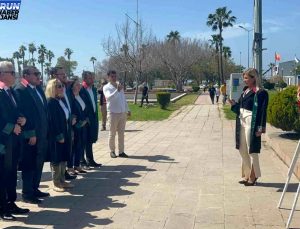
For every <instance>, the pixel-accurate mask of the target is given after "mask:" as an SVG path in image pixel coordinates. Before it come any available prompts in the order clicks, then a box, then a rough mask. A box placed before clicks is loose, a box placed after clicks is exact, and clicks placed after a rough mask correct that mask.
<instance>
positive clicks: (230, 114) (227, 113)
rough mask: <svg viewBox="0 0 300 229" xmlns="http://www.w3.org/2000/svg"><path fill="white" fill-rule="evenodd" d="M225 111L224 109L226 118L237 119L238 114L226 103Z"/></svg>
mask: <svg viewBox="0 0 300 229" xmlns="http://www.w3.org/2000/svg"><path fill="white" fill-rule="evenodd" d="M222 109H223V111H224V114H225V118H226V119H229V120H235V119H236V114H235V113H234V112H233V111H231V106H230V105H228V104H226V105H225V106H223V108H222Z"/></svg>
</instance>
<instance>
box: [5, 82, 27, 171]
mask: <svg viewBox="0 0 300 229" xmlns="http://www.w3.org/2000/svg"><path fill="white" fill-rule="evenodd" d="M11 91H12V93H13V96H14V99H15V102H16V103H17V106H15V105H14V104H13V102H12V101H11V99H10V97H9V96H8V94H7V93H6V91H5V89H4V88H3V87H0V155H1V159H2V160H4V161H5V163H4V164H5V166H6V167H8V168H12V166H13V164H16V163H17V162H18V160H19V154H20V152H19V149H18V145H19V143H20V137H18V136H17V135H15V134H14V132H13V130H14V127H15V124H16V123H17V119H18V118H19V117H21V116H23V115H22V114H21V112H20V110H19V108H18V104H19V103H18V101H17V97H16V95H15V93H14V91H13V90H11ZM0 169H3V168H0Z"/></svg>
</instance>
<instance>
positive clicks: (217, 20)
mask: <svg viewBox="0 0 300 229" xmlns="http://www.w3.org/2000/svg"><path fill="white" fill-rule="evenodd" d="M231 13H232V11H231V10H229V11H227V8H226V7H220V8H218V9H216V11H215V13H213V14H209V15H208V18H207V22H206V24H207V25H208V26H209V27H211V28H212V30H213V31H217V30H218V31H219V36H220V38H221V39H220V41H219V59H220V68H221V79H222V83H224V82H225V80H224V74H223V58H222V56H223V55H222V53H223V36H222V33H223V30H224V28H227V27H232V26H233V24H234V23H235V21H236V17H235V16H231Z"/></svg>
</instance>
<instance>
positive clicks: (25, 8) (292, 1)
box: [0, 0, 300, 74]
mask: <svg viewBox="0 0 300 229" xmlns="http://www.w3.org/2000/svg"><path fill="white" fill-rule="evenodd" d="M138 2H139V16H140V18H141V19H142V21H143V23H144V24H145V25H146V26H147V27H148V28H150V29H151V30H152V33H153V34H154V35H155V36H156V37H158V38H159V39H164V38H165V37H166V35H167V34H168V33H169V32H170V31H171V30H173V31H174V30H177V31H179V33H180V34H181V36H182V37H192V38H200V39H205V40H208V39H210V36H211V34H213V33H214V32H212V31H211V29H210V28H209V27H207V25H206V21H207V16H208V14H209V13H214V12H215V10H216V9H217V8H218V7H223V6H226V7H227V8H228V9H230V10H232V15H234V16H236V17H237V21H236V25H235V26H234V27H233V28H228V29H225V31H224V44H225V45H226V46H229V47H230V48H231V50H232V57H233V59H234V61H235V62H236V63H237V64H240V61H241V64H242V65H243V66H245V67H247V65H248V64H247V50H248V46H247V44H248V33H247V32H246V31H244V30H242V29H241V28H239V27H238V26H239V25H241V26H244V27H246V28H248V29H251V28H252V27H253V5H254V3H253V2H254V1H253V0H139V1H138ZM136 3H137V0H89V1H87V0H42V1H39V0H22V3H21V9H20V14H19V19H18V20H17V21H0V28H1V33H0V44H1V45H0V56H1V57H11V56H12V53H13V52H14V51H17V50H18V48H19V47H20V45H22V44H23V45H25V46H28V44H29V43H31V42H34V43H35V44H36V45H40V44H44V45H45V46H46V48H47V49H50V50H52V51H53V52H54V54H55V56H56V57H59V56H63V55H64V50H65V49H66V48H71V49H72V50H73V51H74V53H73V54H72V57H71V58H72V59H73V60H76V61H77V62H78V67H77V69H76V71H75V74H81V72H82V70H92V63H91V62H90V58H91V57H92V56H95V57H96V58H97V60H98V61H101V60H103V59H105V58H107V57H106V55H105V53H104V51H103V48H102V42H103V41H104V40H105V39H106V38H107V37H108V36H113V37H114V36H116V29H115V28H116V24H122V23H123V22H124V21H125V19H126V16H125V13H127V14H128V15H129V16H131V17H132V18H136ZM299 22H300V1H299V0H284V1H283V0H263V37H264V38H266V40H264V41H263V48H266V49H267V50H265V51H264V52H263V67H264V68H266V66H267V65H268V64H269V63H270V62H273V61H274V53H275V52H277V53H279V54H280V55H281V61H288V60H293V59H294V57H295V55H297V57H298V58H300V27H299ZM252 37H253V34H252V33H250V65H251V46H252ZM27 55H28V54H27ZM53 62H54V63H56V59H55V60H54V61H53Z"/></svg>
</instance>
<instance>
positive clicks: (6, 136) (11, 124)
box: [0, 61, 29, 220]
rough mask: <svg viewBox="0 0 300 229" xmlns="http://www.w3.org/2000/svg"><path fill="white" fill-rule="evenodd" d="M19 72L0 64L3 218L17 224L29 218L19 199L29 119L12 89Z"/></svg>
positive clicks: (0, 207)
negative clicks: (20, 163) (22, 138)
mask: <svg viewBox="0 0 300 229" xmlns="http://www.w3.org/2000/svg"><path fill="white" fill-rule="evenodd" d="M14 83H15V71H14V67H13V65H12V63H11V62H8V61H2V62H0V217H1V219H2V220H15V219H16V218H15V217H14V216H13V214H25V213H28V212H29V209H23V208H19V207H18V206H17V205H16V204H15V201H16V199H17V192H16V186H17V166H18V161H19V155H20V134H21V131H22V129H21V128H22V127H23V126H24V125H25V123H26V119H25V118H24V117H23V116H22V115H21V113H20V111H19V108H18V104H19V103H18V101H17V97H16V95H15V93H14V91H13V90H12V89H11V87H12V86H13V84H14Z"/></svg>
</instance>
